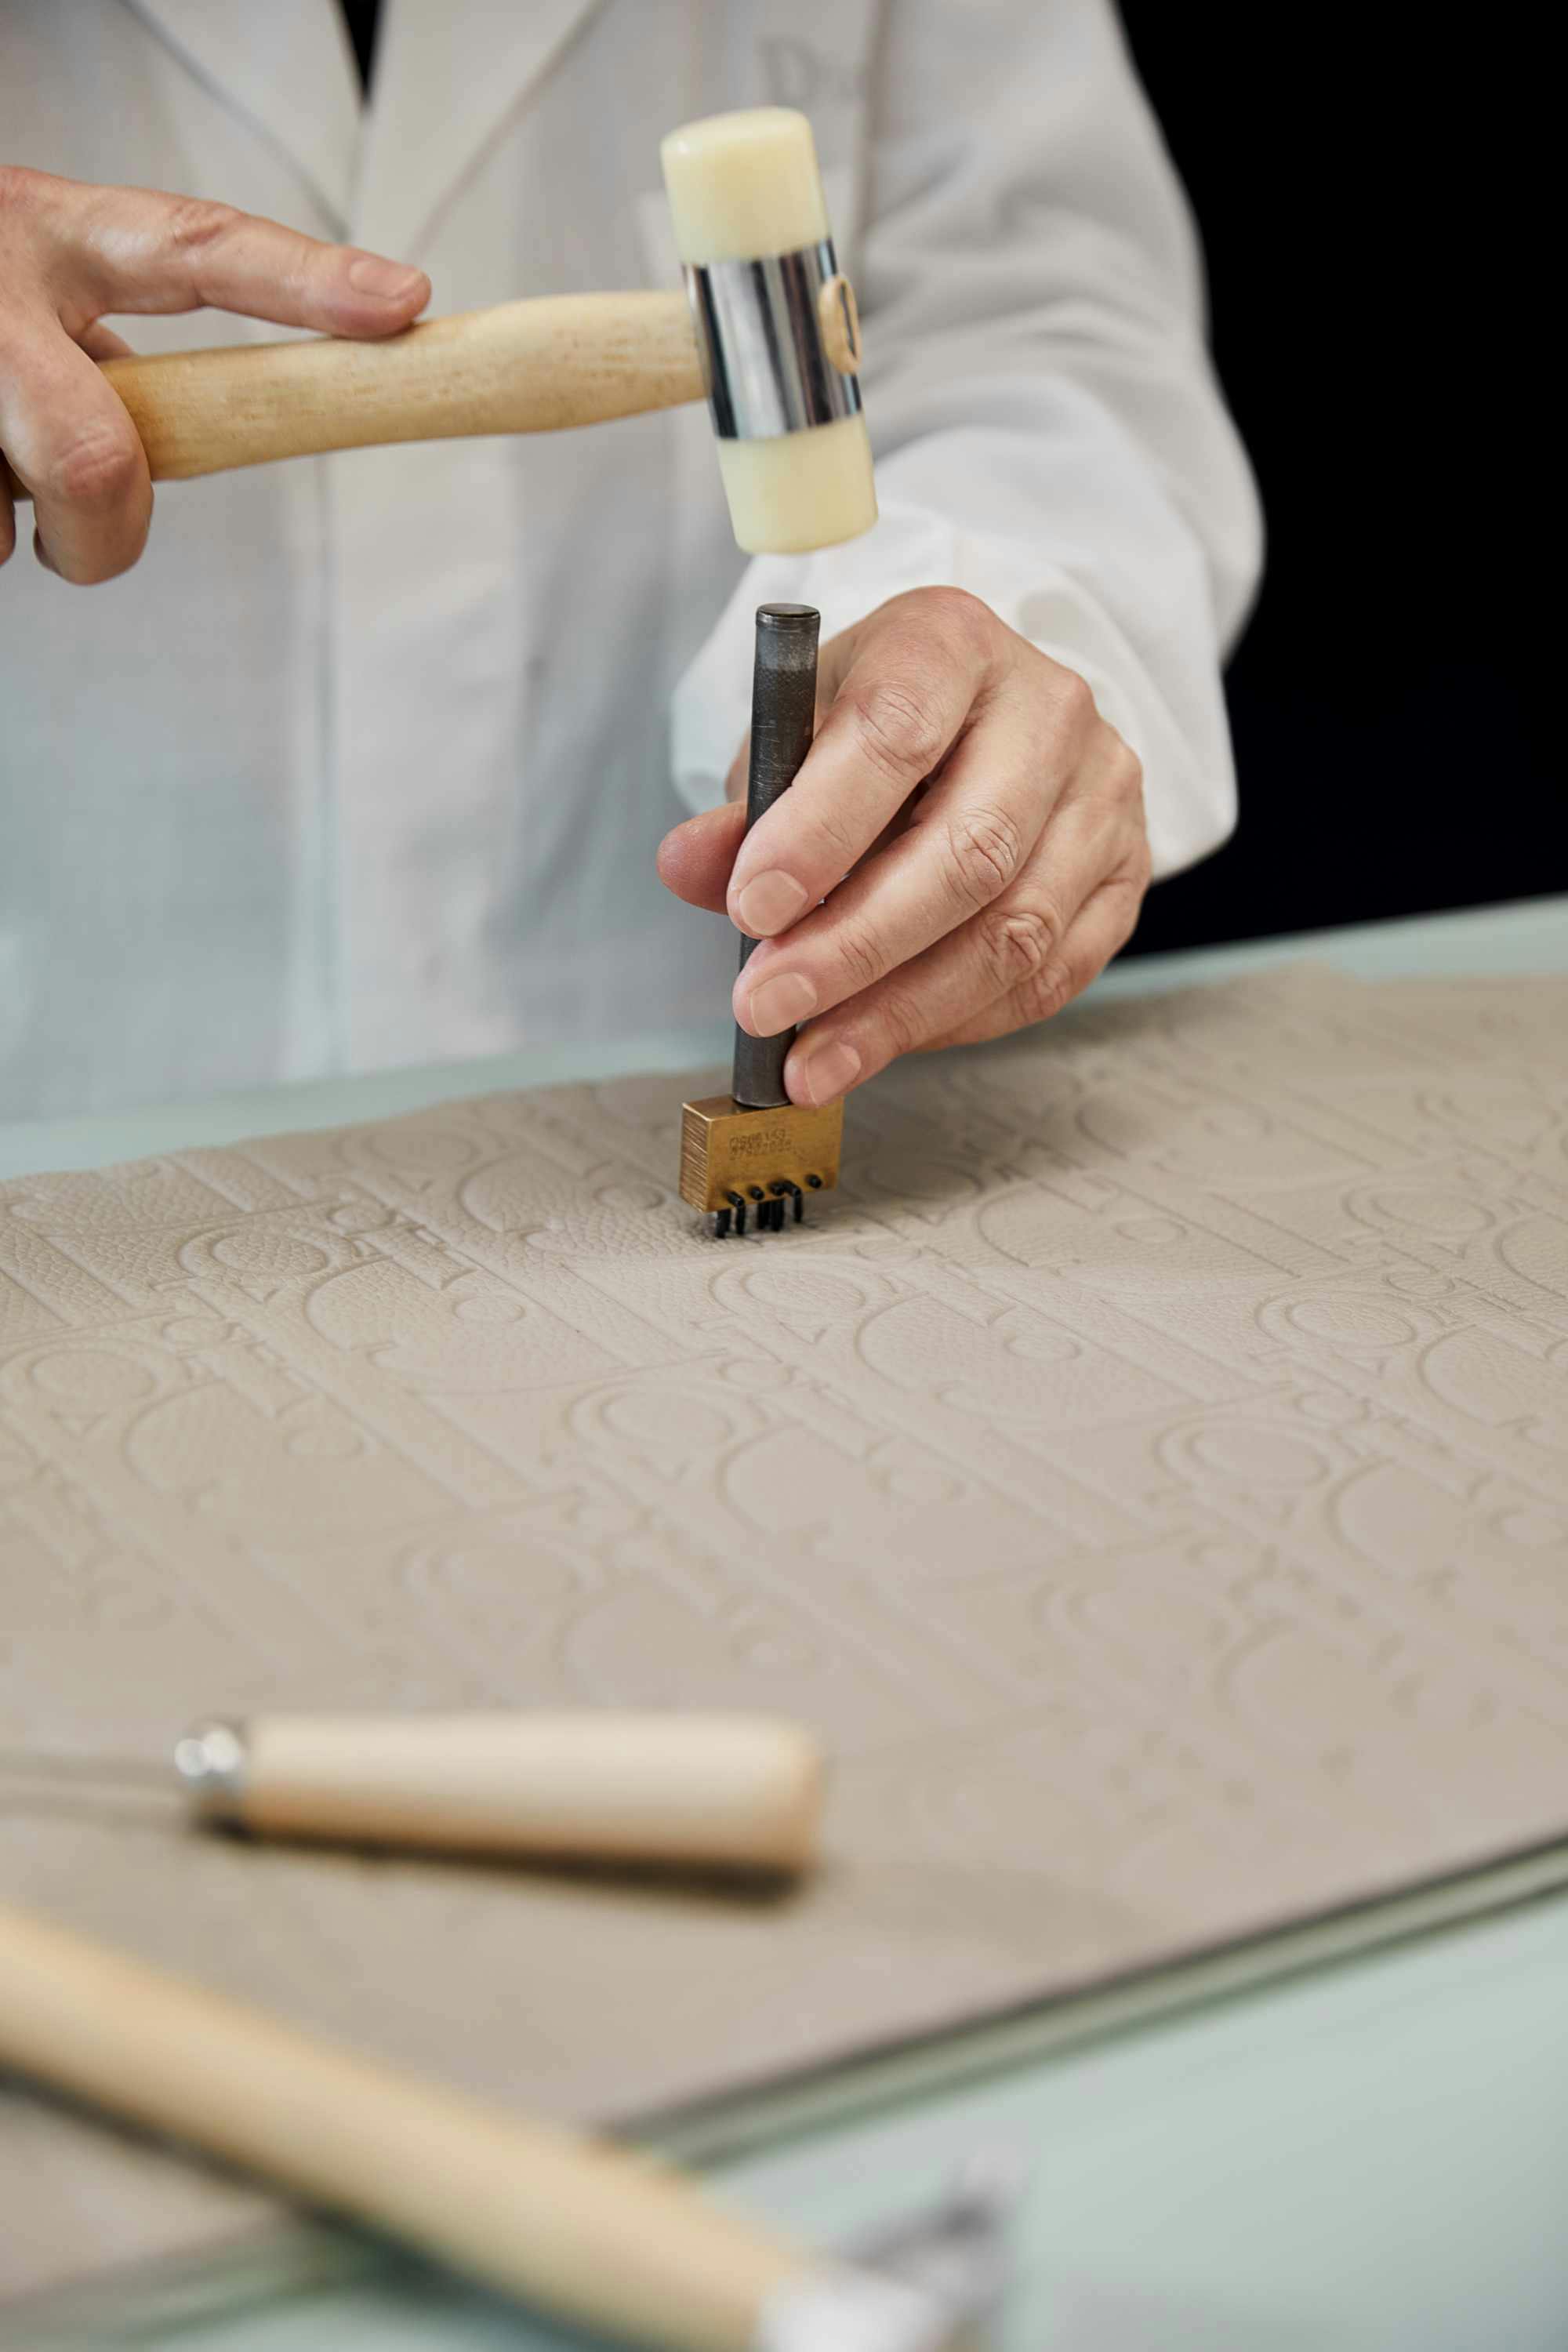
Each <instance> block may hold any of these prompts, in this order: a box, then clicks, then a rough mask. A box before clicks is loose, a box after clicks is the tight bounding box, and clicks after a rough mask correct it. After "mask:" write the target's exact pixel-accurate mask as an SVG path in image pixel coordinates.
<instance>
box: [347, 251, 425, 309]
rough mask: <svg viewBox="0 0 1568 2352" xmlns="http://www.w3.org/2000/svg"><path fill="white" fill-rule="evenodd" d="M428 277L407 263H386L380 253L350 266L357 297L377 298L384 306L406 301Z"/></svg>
mask: <svg viewBox="0 0 1568 2352" xmlns="http://www.w3.org/2000/svg"><path fill="white" fill-rule="evenodd" d="M424 276H425V272H424V271H423V270H422V269H413V268H410V267H409V265H408V263H407V262H406V261H383V259H382V257H381V256H380V255H379V254H378V253H362V254H361V255H360V256H359V257H358V258H357V259H356V260H353V261H351V262H350V264H349V284H350V285H351V286H352V287H353V289H354V292H355V293H356V294H376V295H379V296H380V298H381V299H382V300H383V301H384V302H403V301H405V300H406V299H407V298H408V296H409V295H410V294H412V293H413V291H414V289H415V288H416V286H417V285H419V284H420V283H421V281H422V280H423V278H424Z"/></svg>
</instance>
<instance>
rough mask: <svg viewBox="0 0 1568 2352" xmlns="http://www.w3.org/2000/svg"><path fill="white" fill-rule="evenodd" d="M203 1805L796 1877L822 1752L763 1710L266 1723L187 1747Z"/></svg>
mask: <svg viewBox="0 0 1568 2352" xmlns="http://www.w3.org/2000/svg"><path fill="white" fill-rule="evenodd" d="M175 1762H176V1765H177V1766H178V1768H179V1769H180V1772H181V1774H182V1776H183V1777H184V1780H185V1781H186V1784H187V1787H188V1788H189V1790H190V1791H191V1794H192V1797H193V1799H194V1800H195V1805H196V1808H197V1810H198V1811H199V1812H201V1813H202V1814H204V1815H205V1816H206V1817H208V1818H216V1819H217V1820H222V1821H230V1822H241V1823H243V1824H244V1826H245V1827H246V1828H247V1829H251V1830H257V1831H259V1832H262V1833H263V1834H273V1835H281V1836H284V1837H308V1838H343V1839H350V1840H353V1841H354V1842H356V1843H358V1842H364V1841H371V1842H374V1843H377V1844H386V1845H406V1846H426V1847H431V1846H437V1847H451V1848H455V1849H459V1850H467V1851H468V1852H471V1853H478V1852H489V1853H523V1854H526V1853H535V1854H560V1855H579V1856H584V1857H600V1858H604V1859H606V1860H621V1861H635V1862H648V1863H663V1864H685V1865H687V1866H692V1865H706V1864H718V1865H721V1866H726V1867H729V1868H732V1869H742V1870H755V1871H795V1870H800V1869H803V1868H804V1867H805V1864H807V1863H808V1862H809V1861H810V1860H811V1858H812V1853H813V1850H814V1848H815V1845H816V1830H817V1822H818V1819H819V1815H820V1812H821V1804H822V1784H823V1759H822V1754H821V1750H820V1749H819V1748H818V1747H817V1744H816V1741H815V1739H813V1738H812V1737H811V1735H810V1733H809V1732H807V1731H806V1730H805V1728H804V1727H802V1726H801V1725H799V1724H795V1723H791V1722H788V1721H786V1720H784V1719H783V1718H779V1717H772V1716H760V1715H700V1714H698V1715H685V1714H677V1713H669V1714H623V1713H620V1712H618V1711H616V1710H613V1709H604V1710H599V1709H595V1708H585V1709H583V1710H581V1711H579V1712H576V1713H574V1714H543V1713H541V1714H527V1713H522V1714H516V1715H403V1716H353V1715H346V1716H309V1715H264V1716H255V1717H251V1718H250V1719H249V1720H248V1721H246V1722H243V1723H233V1724H230V1723H224V1722H216V1723H211V1724H205V1725H200V1726H198V1727H196V1729H195V1730H194V1731H193V1732H192V1733H190V1734H189V1735H188V1737H187V1738H184V1739H183V1740H182V1741H181V1742H180V1743H179V1746H178V1747H177V1748H176V1749H175Z"/></svg>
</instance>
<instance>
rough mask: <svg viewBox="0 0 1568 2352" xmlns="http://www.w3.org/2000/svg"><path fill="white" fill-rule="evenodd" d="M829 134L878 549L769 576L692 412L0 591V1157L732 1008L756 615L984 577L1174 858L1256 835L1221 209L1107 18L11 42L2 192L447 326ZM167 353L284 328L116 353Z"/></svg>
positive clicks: (582, 277) (158, 334)
mask: <svg viewBox="0 0 1568 2352" xmlns="http://www.w3.org/2000/svg"><path fill="white" fill-rule="evenodd" d="M770 101H784V102H787V103H791V104H796V105H800V106H803V107H804V108H805V110H807V112H808V113H809V114H810V116H811V118H812V120H813V122H814V124H815V126H816V135H817V141H818V145H819V150H820V152H821V155H822V159H823V163H824V166H825V177H826V184H827V191H828V200H829V208H830V211H831V212H832V214H833V216H834V219H835V222H836V226H837V230H838V234H839V240H840V246H841V249H845V250H846V251H847V259H848V263H849V266H850V267H851V268H853V270H854V272H855V274H856V277H857V280H858V288H859V292H860V299H861V308H862V311H863V313H864V319H865V333H866V342H867V348H868V367H867V372H866V377H865V385H866V398H867V408H868V415H869V419H870V424H871V429H872V434H873V438H874V441H875V444H876V447H877V454H878V459H879V489H880V495H881V499H882V505H883V514H884V519H883V520H882V522H881V523H880V524H879V527H878V529H877V530H876V531H875V532H874V533H872V534H871V535H869V536H868V538H867V539H865V540H864V541H860V542H858V543H857V544H854V545H851V546H848V547H846V548H842V549H838V550H835V551H828V552H825V553H823V554H821V555H817V556H814V557H811V558H807V559H772V560H768V561H764V562H761V563H757V564H754V565H752V566H750V567H749V568H748V567H747V566H745V564H744V562H743V559H742V558H741V557H740V556H739V555H738V554H737V553H736V551H735V550H734V547H733V545H732V543H731V540H730V537H729V532H728V528H727V523H726V519H725V514H724V508H723V501H722V498H721V491H720V487H719V482H718V478H717V468H716V466H715V463H714V459H713V455H712V450H711V446H710V427H709V425H708V421H707V418H706V415H704V414H703V412H702V411H700V409H690V410H687V411H681V412H673V413H669V414H667V415H656V416H648V417H645V418H639V419H636V420H632V421H628V422H625V423H620V424H616V425H607V426H599V427H596V428H594V429H593V430H590V431H584V432H580V433H575V434H569V435H563V436H539V437H536V438H533V439H510V440H489V441H479V442H461V441H459V442H448V443H444V444H434V445H429V446H413V447H405V448H396V449H391V450H377V451H366V452H355V453H353V454H349V455H344V456H341V457H331V458H325V459H310V460H305V461H300V462H296V463H293V464H289V465H283V466H275V467H261V468H258V469H256V470H254V471H249V472H240V473H235V474H229V475H226V476H221V477H217V478H214V479H212V480H209V481H205V482H196V483H186V484H179V485H171V486H168V487H166V488H163V489H161V490H160V492H159V494H158V502H157V514H156V517H155V520H154V527H153V538H152V543H151V547H150V550H149V552H148V554H147V556H146V558H145V559H144V560H143V562H142V564H141V565H140V566H139V567H138V568H137V569H136V570H135V571H134V572H131V573H130V574H128V575H127V576H126V577H125V578H124V579H122V580H120V581H117V582H115V583H112V584H111V585H110V586H108V587H101V588H95V589H92V590H90V591H82V590H76V589H70V588H68V587H66V586H65V585H64V584H63V583H59V582H57V581H56V580H54V579H52V578H49V577H48V576H47V575H45V574H43V573H41V572H37V570H36V568H35V567H34V566H33V564H32V563H31V562H30V560H28V559H26V557H25V556H23V557H20V558H18V560H17V561H16V562H14V563H13V565H12V566H11V567H10V568H9V569H8V570H7V572H5V574H4V575H0V1116H5V1117H13V1118H15V1117H23V1116H27V1115H41V1114H44V1113H59V1112H66V1111H69V1110H74V1109H82V1108H89V1107H95V1106H99V1105H104V1104H109V1103H111V1102H115V1101H129V1100H139V1099H152V1098H160V1097H162V1098H168V1097H174V1096H176V1095H178V1094H181V1093H190V1092H193V1091H196V1090H200V1089H204V1088H209V1087H229V1086H236V1085H241V1084H247V1085H253V1084H257V1083H260V1082H265V1081H267V1080H269V1079H272V1078H284V1077H294V1076H308V1075H312V1074H319V1073H324V1072H328V1071H331V1070H334V1069H340V1068H347V1067H366V1066H376V1065H386V1064H393V1063H414V1062H421V1061H432V1060H437V1059H441V1058H444V1057H447V1056H458V1055H476V1054H483V1053H487V1052H490V1051H493V1050H500V1049H504V1048H507V1047H510V1046H513V1045H518V1044H521V1043H524V1042H529V1041H534V1040H541V1039H544V1038H568V1037H591V1036H601V1035H607V1034H625V1033H627V1032H630V1031H637V1030H647V1029H655V1028H666V1027H674V1026H676V1025H678V1024H689V1023H692V1022H698V1021H701V1020H703V1019H705V1018H710V1017H712V1016H713V1015H715V1014H716V1013H720V1012H721V1010H722V1008H723V1006H724V1004H725V1002H726V999H727V993H728V989H729V985H730V979H731V971H732V965H733V941H732V935H731V934H730V933H729V932H728V929H727V927H726V926H725V924H724V923H723V921H722V919H721V918H717V917H709V916H703V915H700V914H694V913H692V912H691V911H690V910H689V909H687V908H683V907H681V906H679V904H677V903H676V902H675V901H674V900H673V899H671V898H669V897H668V894H667V893H666V892H665V891H664V890H663V888H662V887H660V885H659V884H658V881H657V879H656V878H655V876H654V872H653V854H654V849H655V846H656V845H657V843H658V839H659V837H660V835H662V834H663V833H664V831H665V830H666V828H667V827H668V825H669V824H671V823H672V822H674V821H675V820H676V819H677V818H678V817H679V815H680V814H682V807H681V799H680V797H678V793H679V794H680V795H682V796H684V799H685V801H686V803H688V804H692V805H696V804H702V803H707V802H709V801H711V800H713V799H715V798H717V797H718V795H719V793H720V791H721V778H722V775H723V772H724V770H725V768H726V766H727V764H728V762H729V760H730V758H731V754H732V751H733V748H734V745H735V742H736V740H737V738H738V735H739V732H740V730H741V729H742V725H743V723H744V719H745V710H746V699H747V692H748V683H749V674H750V646H751V622H750V614H751V608H752V605H753V604H754V603H755V602H756V601H757V600H758V598H759V596H761V595H764V594H766V595H773V594H779V595H784V596H800V597H805V598H808V599H809V600H811V601H812V602H814V603H816V604H820V605H821V606H822V608H823V612H824V617H825V629H826V631H827V632H831V631H832V630H833V629H835V628H837V627H840V626H842V625H845V624H846V623H847V622H848V621H850V620H851V619H854V618H856V617H858V615H859V614H862V613H863V612H865V611H866V610H868V608H869V607H871V606H872V605H874V604H878V603H879V602H880V601H881V600H882V599H883V598H884V597H886V596H888V595H889V594H892V593H895V592H897V591H898V590H900V589H903V588H907V587H910V586H914V585H917V584H920V583H926V582H938V581H952V582H958V583H961V584H963V586H965V587H968V588H971V589H973V591H974V592H975V593H977V594H979V595H981V596H984V597H985V598H986V599H987V600H988V601H989V602H990V603H991V604H993V605H994V606H995V607H996V608H997V610H998V611H1000V612H1001V613H1002V614H1003V615H1004V616H1005V618H1006V619H1007V620H1008V621H1009V622H1011V623H1012V624H1013V625H1015V626H1016V627H1017V628H1019V629H1021V630H1023V631H1024V632H1025V633H1026V635H1029V636H1031V637H1032V638H1034V639H1035V640H1036V641H1037V642H1038V643H1039V644H1040V645H1042V646H1045V647H1046V648H1047V650H1048V651H1050V652H1051V653H1053V654H1055V655H1057V656H1058V657H1060V658H1061V659H1063V660H1065V661H1067V662H1069V663H1071V664H1072V665H1073V666H1074V667H1076V668H1078V669H1079V670H1081V671H1082V672H1083V673H1084V674H1085V675H1086V676H1087V677H1088V678H1089V681H1090V683H1091V684H1092V686H1093V687H1094V689H1095V692H1096V694H1097V696H1098V697H1099V698H1100V705H1101V708H1102V709H1103V710H1104V712H1105V713H1106V715H1107V716H1108V717H1109V718H1110V719H1112V720H1113V721H1114V723H1115V724H1116V725H1117V726H1118V727H1120V728H1121V730H1122V732H1123V733H1124V734H1125V735H1126V736H1127V737H1128V738H1129V739H1130V740H1131V742H1132V743H1133V745H1134V746H1135V748H1136V749H1137V750H1138V751H1139V752H1140V753H1141V755H1142V759H1143V761H1144V764H1145V770H1146V775H1147V795H1148V805H1149V811H1150V820H1151V825H1152V834H1153V844H1154V851H1155V863H1156V870H1157V871H1159V872H1164V873H1169V872H1170V871H1172V870H1173V868H1175V867H1177V866H1182V865H1184V864H1186V863H1188V862H1190V861H1191V860H1192V859H1194V858H1195V857H1197V856H1201V855H1202V854H1203V853H1204V852H1205V851H1206V850H1208V849H1210V848H1212V847H1213V846H1214V845H1215V844H1216V843H1217V842H1218V841H1219V840H1220V839H1221V838H1222V837H1223V836H1224V835H1225V833H1226V830H1227V829H1228V827H1229V825H1230V824H1231V821H1232V814H1233V799H1234V793H1233V782H1232V773H1231V763H1230V756H1229V751H1228V745H1227V740H1226V725H1225V717H1224V707H1223V703H1222V699H1221V695H1220V688H1219V665H1220V660H1221V657H1222V654H1223V650H1224V648H1225V646H1226V643H1227V641H1228V640H1229V638H1230V637H1231V635H1233V634H1234V632H1235V630H1236V628H1237V625H1238V622H1239V619H1240V617H1241V615H1242V613H1243V611H1244V608H1245V606H1246V604H1247V598H1248V596H1249V593H1250V592H1251V588H1252V584H1253V582H1254V578H1255V575H1256V572H1257V568H1258V548H1259V525H1258V511H1257V506H1256V501H1255V498H1254V494H1253V489H1252V486H1251V481H1250V478H1249V475H1248V472H1247V465H1246V461H1245V459H1244V457H1243V456H1242V453H1241V450H1240V448H1239V446H1238V444H1237V438H1236V436H1235V433H1234V431H1233V429H1232V427H1231V425H1230V423H1229V421H1228V419H1227V417H1226V413H1225V410H1224V408H1223V405H1222V404H1221V401H1220V399H1219V397H1218V395H1217V393H1216V391H1215V384H1214V382H1213V379H1212V377H1211V374H1210V371H1209V368H1208V364H1207V362H1206V360H1205V352H1204V344H1203V317H1202V310H1203V303H1202V291H1201V280H1200V267H1199V261H1198V257H1197V253H1196V249H1195V246H1194V237H1193V234H1192V230H1191V226H1190V224H1189V220H1188V216H1187V213H1186V210H1185V207H1184V201H1183V198H1182V195H1181V193H1180V191H1179V189H1178V187H1177V185H1176V184H1175V181H1174V179H1173V173H1172V171H1171V168H1170V165H1169V163H1168V161H1167V158H1166V156H1165V153H1164V151H1163V146H1162V144H1161V142H1160V138H1159V135H1158V132H1157V131H1156V129H1155V127H1154V125H1153V123H1152V121H1151V118H1150V115H1149V112H1148V110H1147V107H1146V105H1145V103H1144V100H1143V99H1142V95H1141V93H1140V91H1139V89H1138V87H1137V85H1136V83H1135V81H1134V80H1133V78H1132V76H1131V70H1130V68H1129V65H1128V62H1127V59H1126V57H1125V55H1124V52H1123V47H1122V44H1121V36H1120V32H1119V29H1118V27H1117V26H1116V24H1115V20H1114V17H1113V15H1112V13H1111V10H1110V6H1109V5H1108V0H964V5H959V0H789V5H767V0H510V5H508V4H507V0H385V6H384V21H383V27H382V34H381V44H380V52H379V57H378V60H377V69H376V81H375V89H374V103H373V104H372V106H371V107H370V109H369V110H368V112H365V111H363V110H362V107H361V102H360V97H359V89H358V83H357V80H356V78H355V75H354V69H353V62H352V58H351V55H350V51H349V48H348V45H347V41H346V37H345V36H344V34H343V31H342V24H341V17H340V11H339V9H338V7H337V6H336V5H335V0H267V5H265V6H263V5H257V0H5V5H4V6H3V7H0V157H3V158H4V159H5V160H6V161H9V162H13V163H27V164H33V165H36V166H38V167H40V168H44V169H47V170H49V171H53V172H58V173H66V174H68V176H71V177H74V178H79V179H84V180H95V181H107V182H132V183H139V184H143V185H152V186H158V187H165V188H173V189H177V190H182V191H186V192H190V193H193V194H204V195H210V196H215V197H221V198H225V199H227V200H228V201H230V202H232V203H234V204H237V205H243V206H245V207H246V208H247V210H250V211H253V212H258V213H263V214H269V215H273V216H275V217H276V218H278V219H279V220H282V221H286V222H289V223H290V224H291V225H293V226H296V227H298V228H300V229H304V230H308V231H310V233H311V234H312V235H315V236H322V237H331V238H344V239H349V240H352V241H353V242H354V243H356V244H360V245H363V246H368V247H373V248H374V249H376V250H378V251H382V252H385V253H388V254H392V255H395V256H396V257H399V258H403V259H409V260H414V261H417V262H419V263H420V264H422V265H423V266H424V267H425V268H426V269H427V270H428V271H429V273H430V276H431V278H432V280H433V281H434V286H435V301H434V305H433V307H434V309H436V310H466V309H469V308H472V307H477V306H479V305H481V304H485V303H489V302H494V301H499V300H501V299H506V298H508V297H510V296H514V295H522V294H542V293H547V292H559V291H566V290H576V289H593V288H611V287H638V286H649V285H658V286H669V285H673V284H675V283H677V282H678V280H677V277H676V268H675V260H674V254H673V250H672V247H671V246H670V241H669V236H668V226H667V223H666V218H665V211H664V200H663V196H662V194H661V193H660V188H659V173H658V141H659V138H660V135H661V134H662V133H663V132H664V131H667V130H668V129H669V128H670V127H671V126H672V125H674V124H676V123H678V122H681V121H686V120H688V119H689V118H690V117H692V116H695V115H700V114H706V113H709V112H711V111H713V110H718V109H721V108H725V107H733V106H745V105H752V104H757V103H763V102H770ZM118 323H119V324H121V326H122V327H123V328H124V329H125V331H126V332H127V333H128V335H129V336H130V338H131V340H132V341H133V342H134V343H136V344H137V346H138V347H139V348H142V349H148V350H151V349H174V348H178V347H180V346H182V345H184V344H188V343H192V342H202V341H214V340H230V341H250V340H258V341H259V340H266V339H268V338H269V337H273V336H276V335H277V333H278V332H279V330H277V329H276V328H269V327H266V326H260V325H252V324H250V323H249V322H246V321H241V320H229V319H226V318H222V317H218V316H216V315H207V316H203V317H200V318H195V319H192V318H179V319H167V320H132V321H129V322H127V321H124V320H121V321H119V322H118Z"/></svg>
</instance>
